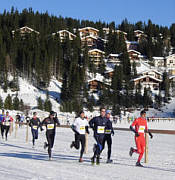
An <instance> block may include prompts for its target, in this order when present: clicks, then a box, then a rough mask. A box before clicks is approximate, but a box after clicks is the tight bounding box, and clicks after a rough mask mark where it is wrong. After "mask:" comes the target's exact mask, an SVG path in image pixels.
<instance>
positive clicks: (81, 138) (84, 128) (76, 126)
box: [70, 111, 89, 162]
mask: <svg viewBox="0 0 175 180" xmlns="http://www.w3.org/2000/svg"><path fill="white" fill-rule="evenodd" d="M79 115H80V117H78V118H76V119H75V121H74V123H73V124H72V126H71V128H72V130H73V131H74V132H75V141H72V144H71V145H70V147H71V148H73V147H75V148H76V149H79V148H80V143H81V151H80V159H79V162H83V158H82V157H83V153H84V147H85V134H86V133H88V134H89V130H88V121H87V119H86V118H85V114H84V112H83V111H80V113H79Z"/></svg>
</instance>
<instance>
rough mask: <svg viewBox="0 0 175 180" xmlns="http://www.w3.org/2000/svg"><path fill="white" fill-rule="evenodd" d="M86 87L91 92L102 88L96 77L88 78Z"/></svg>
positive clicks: (101, 83)
mask: <svg viewBox="0 0 175 180" xmlns="http://www.w3.org/2000/svg"><path fill="white" fill-rule="evenodd" d="M88 87H89V90H90V91H91V92H96V91H98V90H100V89H102V87H103V82H102V81H100V80H98V79H96V78H93V79H91V80H88Z"/></svg>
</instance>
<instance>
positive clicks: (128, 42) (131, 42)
mask: <svg viewBox="0 0 175 180" xmlns="http://www.w3.org/2000/svg"><path fill="white" fill-rule="evenodd" d="M125 43H126V44H139V43H138V42H137V41H125Z"/></svg>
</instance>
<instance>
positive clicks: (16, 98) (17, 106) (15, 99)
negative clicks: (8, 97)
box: [13, 95, 19, 110]
mask: <svg viewBox="0 0 175 180" xmlns="http://www.w3.org/2000/svg"><path fill="white" fill-rule="evenodd" d="M13 109H14V110H19V99H18V97H17V95H16V96H15V98H14V99H13Z"/></svg>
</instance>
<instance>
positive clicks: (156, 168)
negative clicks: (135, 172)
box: [113, 162, 175, 172]
mask: <svg viewBox="0 0 175 180" xmlns="http://www.w3.org/2000/svg"><path fill="white" fill-rule="evenodd" d="M113 164H117V165H122V166H125V167H126V166H128V167H136V168H145V169H154V170H158V171H165V172H175V170H174V169H163V168H159V167H152V166H143V167H137V166H135V165H130V164H126V163H118V162H116V163H115V162H114V163H113Z"/></svg>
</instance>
